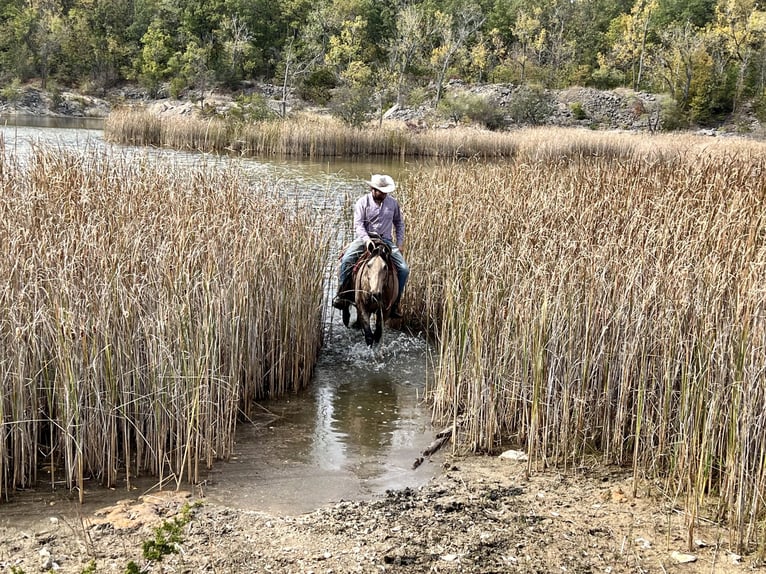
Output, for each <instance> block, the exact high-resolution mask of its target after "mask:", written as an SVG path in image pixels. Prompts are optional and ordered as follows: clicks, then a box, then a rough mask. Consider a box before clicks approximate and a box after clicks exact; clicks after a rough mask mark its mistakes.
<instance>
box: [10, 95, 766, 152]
mask: <svg viewBox="0 0 766 574" xmlns="http://www.w3.org/2000/svg"><path fill="white" fill-rule="evenodd" d="M453 90H461V91H466V92H469V93H472V94H476V95H482V96H486V97H489V98H491V99H492V100H493V101H494V102H495V103H496V105H498V106H499V107H500V109H501V110H504V111H507V110H509V108H510V107H511V106H512V103H513V100H514V98H515V97H518V94H519V90H520V88H519V87H518V86H513V85H510V84H482V85H475V86H469V85H464V84H463V83H462V82H459V81H451V82H450V83H449V84H448V85H447V87H446V90H445V93H450V91H453ZM248 92H249V93H257V94H260V95H262V96H263V97H264V98H265V101H266V102H267V103H268V105H269V106H270V107H271V108H272V109H274V110H275V111H276V110H279V109H280V107H281V100H280V98H281V89H280V88H279V87H278V86H273V85H270V84H254V85H253V86H251V87H250V88H249V89H248ZM546 97H547V98H548V101H549V102H550V104H551V107H550V110H549V113H548V115H547V116H546V119H545V121H544V122H542V125H548V126H559V127H579V128H583V127H585V128H590V129H594V130H623V131H638V132H652V131H655V130H657V129H658V127H659V122H660V118H659V114H660V108H661V106H662V102H661V100H662V96H659V95H656V94H651V93H645V92H633V91H632V90H628V89H615V90H596V89H593V88H580V87H572V88H567V89H564V90H547V91H546ZM204 103H205V107H206V109H207V110H208V111H215V112H217V113H225V112H226V111H227V110H229V109H230V108H231V107H232V106H234V105H235V99H234V97H233V96H232V95H231V94H227V93H210V94H207V95H206V97H205V99H204ZM120 106H141V107H145V108H147V109H149V110H151V111H152V112H154V113H157V114H158V115H180V116H185V115H195V114H198V113H200V110H201V106H200V104H199V102H197V101H192V100H189V99H173V98H169V97H165V98H156V99H151V98H150V97H149V95H148V93H147V92H146V91H145V90H142V89H141V88H139V87H136V86H123V87H120V88H116V89H113V90H111V91H110V92H109V93H108V94H105V95H104V96H103V97H96V96H93V95H88V94H81V93H77V92H73V91H66V90H65V91H46V90H42V89H40V88H38V87H35V86H33V85H29V86H25V87H23V88H21V89H20V90H19V91H18V93H17V94H16V95H15V96H14V97H13V98H11V99H9V98H8V97H5V98H2V97H0V116H9V115H14V114H21V115H33V116H52V117H82V118H105V117H107V116H108V115H109V113H110V111H111V110H113V109H116V108H117V107H120ZM287 109H288V111H289V110H302V109H307V110H311V111H314V112H316V113H320V114H323V113H328V111H327V110H326V109H321V108H316V107H313V108H312V107H311V106H309V105H308V104H307V103H306V102H303V101H300V100H299V99H297V98H295V97H294V96H291V97H290V98H289V99H288V103H287ZM384 117H385V118H386V119H387V120H394V121H399V122H404V123H406V124H407V125H410V126H418V127H425V126H430V127H441V128H449V127H452V126H454V122H449V121H444V120H443V119H442V120H438V121H437V120H435V117H436V115H435V113H434V110H433V108H432V107H431V106H428V105H422V106H417V107H399V106H394V107H393V108H391V109H390V110H388V112H387V113H386V115H385V116H384ZM508 127H509V128H510V129H513V128H518V127H524V126H523V125H522V124H520V123H515V122H513V121H510V122H509V126H508ZM691 131H693V132H695V133H701V134H704V135H711V136H714V135H738V136H746V137H750V138H756V139H766V126H764V125H763V124H762V123H761V122H760V121H759V120H758V119H757V118H756V116H755V115H754V114H753V113H752V111H751V110H748V109H747V108H746V109H745V110H744V112H743V113H742V114H740V115H739V117H738V118H737V119H736V120H734V119H732V120H731V121H730V122H727V123H724V124H722V125H720V126H718V127H716V128H705V129H692V130H691Z"/></svg>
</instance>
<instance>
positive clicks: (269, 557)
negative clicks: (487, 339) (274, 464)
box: [0, 457, 756, 574]
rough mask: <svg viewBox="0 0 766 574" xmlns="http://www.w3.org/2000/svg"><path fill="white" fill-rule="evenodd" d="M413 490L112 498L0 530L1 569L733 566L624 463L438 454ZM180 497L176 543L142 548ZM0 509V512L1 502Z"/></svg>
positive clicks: (716, 533)
mask: <svg viewBox="0 0 766 574" xmlns="http://www.w3.org/2000/svg"><path fill="white" fill-rule="evenodd" d="M444 464H445V467H446V468H445V472H444V473H443V474H441V475H440V476H439V477H438V478H436V479H435V480H433V481H432V482H431V483H429V484H428V485H426V486H424V487H422V488H421V489H419V490H417V491H415V490H411V489H404V490H400V491H393V492H389V493H387V494H386V495H382V496H380V497H379V498H377V499H374V500H371V501H366V502H359V501H353V502H352V501H347V502H340V503H337V504H335V505H332V506H329V507H325V508H322V509H320V510H317V511H315V512H312V513H309V514H303V515H300V516H275V515H269V514H267V513H260V512H252V511H243V510H237V509H234V508H227V507H225V506H221V505H213V504H210V503H207V502H205V500H204V498H201V499H200V498H196V497H193V496H192V495H191V494H189V493H184V492H159V493H154V494H149V495H145V496H144V497H142V498H141V499H139V500H132V501H122V502H120V503H118V504H116V505H113V506H110V507H108V508H104V509H101V510H99V511H97V512H95V513H93V514H92V515H89V516H84V517H82V519H81V520H79V521H76V522H77V523H76V524H75V523H73V522H74V521H67V522H58V523H54V522H50V520H48V521H47V522H41V523H39V524H38V525H37V526H34V527H27V528H25V529H18V528H13V527H9V528H0V572H14V573H16V574H18V573H20V572H22V571H23V572H26V573H32V572H41V571H49V570H56V571H60V572H77V573H82V572H126V567H127V565H128V563H129V562H130V561H134V563H135V564H136V565H137V566H138V571H142V572H153V573H154V572H157V573H159V572H173V573H176V572H177V573H181V572H259V573H261V572H263V573H266V572H280V573H281V572H284V573H304V574H308V573H315V574H320V573H323V574H331V573H333V574H338V573H346V572H412V573H415V572H461V573H463V572H475V573H490V572H524V573H527V572H529V573H531V572H540V573H542V572H558V573H561V572H581V573H585V572H594V573H595V572H603V573H617V572H683V573H696V572H706V573H709V572H715V573H728V572H744V571H746V570H748V571H749V570H752V569H753V568H754V567H755V566H756V562H755V557H754V556H744V557H740V556H737V555H736V554H733V553H732V552H730V551H729V548H730V547H729V543H728V531H727V530H726V529H725V528H723V527H717V526H715V525H713V524H712V523H708V522H703V523H702V524H700V525H699V527H698V528H697V530H696V531H695V533H694V541H695V542H694V544H693V548H692V549H691V550H690V549H689V548H688V546H687V543H686V539H687V526H686V517H685V515H684V514H683V513H682V512H680V511H679V510H678V509H677V508H676V507H673V506H672V505H671V504H670V503H669V502H668V501H662V500H658V499H656V498H652V497H649V496H646V497H644V496H641V495H639V496H637V497H633V496H632V485H633V483H632V480H631V479H630V476H629V474H628V472H627V471H624V470H622V469H608V468H600V467H597V466H596V467H593V468H588V469H580V470H579V471H578V472H577V473H574V474H573V473H567V474H564V473H561V472H558V471H545V472H538V473H535V474H533V476H531V477H530V478H529V479H526V478H525V473H524V468H525V463H520V462H515V461H508V460H503V459H500V458H489V457H467V458H452V457H449V458H448V461H447V462H445V463H444ZM188 505H191V511H190V512H189V514H188V516H189V520H188V522H186V523H185V524H184V525H183V526H182V527H181V528H180V531H179V539H178V542H177V543H176V544H174V545H172V549H173V550H174V551H175V552H172V553H169V554H167V555H165V556H164V557H163V558H162V559H161V560H153V561H150V560H147V559H145V558H144V556H143V554H142V545H143V544H144V543H145V542H146V541H151V540H156V535H157V532H159V531H160V530H162V528H161V527H162V525H163V524H169V523H171V522H172V521H173V520H174V519H175V518H176V517H179V516H180V515H179V511H180V510H181V509H182V508H183V507H184V506H188ZM0 512H2V509H1V508H0Z"/></svg>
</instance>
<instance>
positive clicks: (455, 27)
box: [431, 3, 486, 105]
mask: <svg viewBox="0 0 766 574" xmlns="http://www.w3.org/2000/svg"><path fill="white" fill-rule="evenodd" d="M434 16H435V23H436V33H437V34H438V35H439V37H440V39H441V45H440V46H439V47H438V48H436V49H434V51H433V52H432V54H431V62H432V63H433V65H434V67H435V68H436V98H435V102H434V104H435V105H438V104H439V100H440V99H441V94H442V86H443V84H444V77H445V76H446V75H447V69H448V67H449V65H450V63H451V62H452V59H453V58H454V57H455V54H456V53H457V51H458V50H459V49H460V48H462V47H463V45H464V44H465V43H466V41H467V40H468V39H469V38H470V37H471V36H472V35H473V34H474V33H475V32H476V31H477V30H478V29H479V28H480V27H481V26H482V24H484V21H485V20H486V18H485V17H484V14H483V13H482V11H481V7H480V6H479V5H478V4H471V3H466V4H462V5H460V6H459V8H458V11H457V12H456V13H455V14H454V15H453V14H447V13H444V12H436V14H435V15H434Z"/></svg>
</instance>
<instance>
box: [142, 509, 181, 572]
mask: <svg viewBox="0 0 766 574" xmlns="http://www.w3.org/2000/svg"><path fill="white" fill-rule="evenodd" d="M189 510H190V507H189V505H188V504H185V505H184V506H183V508H182V509H181V512H180V514H179V515H178V516H174V517H173V518H171V519H169V520H163V521H162V524H160V525H159V526H158V527H157V528H155V529H154V539H152V540H146V541H144V543H143V545H142V547H141V548H142V551H143V555H144V558H146V559H147V560H154V561H159V560H162V559H163V557H165V556H167V555H169V554H176V553H177V552H178V548H179V544H180V543H181V541H182V540H183V527H184V526H186V524H187V523H188V522H189V520H191V517H190V515H189Z"/></svg>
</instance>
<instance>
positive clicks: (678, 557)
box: [670, 550, 697, 564]
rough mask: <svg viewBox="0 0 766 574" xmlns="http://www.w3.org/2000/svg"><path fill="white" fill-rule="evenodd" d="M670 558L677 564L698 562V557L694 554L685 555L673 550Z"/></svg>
mask: <svg viewBox="0 0 766 574" xmlns="http://www.w3.org/2000/svg"><path fill="white" fill-rule="evenodd" d="M670 557H671V558H672V559H673V560H675V562H676V563H677V564H691V563H692V562H696V561H697V557H696V556H695V555H694V554H684V553H683V552H678V551H677V550H673V552H671V553H670Z"/></svg>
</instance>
